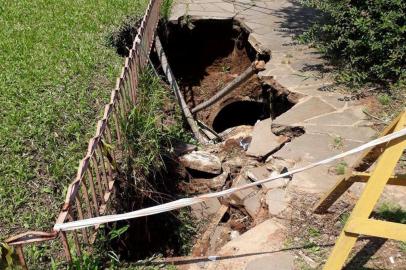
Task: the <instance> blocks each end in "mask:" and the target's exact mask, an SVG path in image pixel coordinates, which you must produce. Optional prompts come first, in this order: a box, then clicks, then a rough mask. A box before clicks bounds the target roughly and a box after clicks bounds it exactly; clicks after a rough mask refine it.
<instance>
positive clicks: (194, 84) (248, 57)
mask: <svg viewBox="0 0 406 270" xmlns="http://www.w3.org/2000/svg"><path fill="white" fill-rule="evenodd" d="M192 23H193V27H191V26H190V25H189V27H188V26H182V25H178V24H169V25H168V26H167V31H166V34H165V35H162V36H163V39H164V40H166V43H165V44H166V46H165V47H166V51H167V55H168V59H169V62H170V65H171V68H172V69H173V72H174V74H175V77H176V78H177V80H178V82H179V86H180V87H181V90H182V92H183V95H184V97H185V100H186V102H187V103H188V105H189V107H190V108H193V107H195V106H196V105H198V104H200V103H202V102H203V101H205V100H207V99H209V98H210V97H212V96H213V95H214V94H215V93H217V92H218V91H219V90H221V89H222V88H224V87H225V86H226V85H227V84H228V83H229V82H231V81H232V80H234V79H235V78H236V77H237V76H238V75H240V74H241V73H242V72H243V71H244V70H245V69H247V68H248V67H249V66H250V65H251V64H252V62H253V61H254V60H255V58H256V57H257V54H256V51H255V50H254V49H253V48H252V46H251V45H250V44H249V43H248V42H247V39H248V32H247V31H245V30H244V29H243V28H242V27H241V26H239V25H238V24H237V23H236V22H234V21H232V20H199V21H195V22H192ZM190 28H192V29H190ZM260 57H263V56H260ZM240 101H244V102H245V101H247V102H246V103H239V105H242V106H243V107H239V105H235V106H234V108H233V106H231V107H227V105H230V104H232V103H234V102H240ZM250 101H252V102H253V103H249V102H250ZM254 102H255V103H254ZM269 102H270V100H269V93H268V91H266V90H265V89H264V87H263V85H262V82H261V80H260V79H259V78H258V77H257V76H256V75H254V76H253V77H252V78H251V79H249V80H248V81H247V82H245V83H244V84H242V85H241V86H239V87H238V88H237V89H235V90H234V91H233V92H232V93H231V94H229V95H227V96H225V97H223V98H222V99H221V100H220V101H219V102H217V103H216V104H215V105H213V106H211V107H209V108H206V109H204V110H202V111H200V112H198V113H197V118H198V119H199V120H202V121H203V122H205V123H206V124H208V125H209V126H212V127H213V128H214V129H215V130H216V131H218V132H221V131H223V130H224V129H226V128H228V127H232V126H238V125H243V124H248V125H253V124H254V123H255V122H256V121H257V120H260V119H265V118H268V117H269V116H270V108H269ZM243 104H244V105H243ZM245 105H246V106H248V107H246V108H245V107H244V106H245ZM224 107H227V109H226V110H228V111H226V112H223V113H222V114H223V116H221V117H225V118H226V121H221V122H228V120H229V121H231V123H225V124H223V125H222V126H220V125H219V124H218V122H219V121H218V120H219V119H217V120H216V117H217V115H218V114H219V113H220V112H221V110H222V109H223V108H224ZM243 108H245V110H241V109H243ZM247 111H249V112H250V114H251V115H245V116H244V114H243V112H247ZM229 115H234V117H233V119H231V118H230V117H229ZM214 122H217V123H214Z"/></svg>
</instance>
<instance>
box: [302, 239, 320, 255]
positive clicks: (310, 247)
mask: <svg viewBox="0 0 406 270" xmlns="http://www.w3.org/2000/svg"><path fill="white" fill-rule="evenodd" d="M305 246H306V250H307V251H308V252H310V253H312V254H315V255H316V254H318V253H319V252H320V246H319V245H318V244H316V243H314V242H312V241H308V242H307V243H306V245H305Z"/></svg>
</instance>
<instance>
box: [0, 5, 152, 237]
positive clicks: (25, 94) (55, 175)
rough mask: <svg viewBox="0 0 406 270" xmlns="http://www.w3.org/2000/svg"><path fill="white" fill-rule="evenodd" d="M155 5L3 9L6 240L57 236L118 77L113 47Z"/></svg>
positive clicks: (1, 148)
mask: <svg viewBox="0 0 406 270" xmlns="http://www.w3.org/2000/svg"><path fill="white" fill-rule="evenodd" d="M147 2H148V1H147V0H136V1H125V0H113V1H111V0H102V1H78V0H76V1H74V0H70V1H27V0H24V1H5V0H2V1H1V3H0V25H1V27H0V51H1V53H0V70H1V71H0V92H1V95H0V104H1V109H0V156H1V159H0V171H1V174H0V205H1V210H0V239H3V238H4V237H6V236H8V235H10V234H11V233H14V232H16V231H18V230H21V229H24V228H25V229H28V228H29V229H37V230H41V229H42V230H49V229H50V228H52V225H53V223H54V220H55V217H56V214H57V213H58V211H59V209H60V206H61V203H62V200H63V197H64V194H65V192H64V190H65V189H66V187H67V185H68V183H70V182H71V181H72V179H73V177H74V176H75V174H76V167H77V165H78V161H79V159H80V158H82V156H83V154H84V153H85V150H86V146H87V141H88V139H89V138H90V137H91V136H92V135H93V134H94V131H95V123H96V120H97V119H98V118H99V116H100V114H101V111H102V109H103V107H104V104H105V103H107V101H108V99H109V96H110V91H111V89H112V87H113V85H114V82H115V77H117V76H118V74H119V71H120V68H121V66H122V64H123V59H122V58H121V57H120V56H118V55H117V54H116V52H115V49H114V48H112V47H110V46H108V45H107V41H106V40H108V36H109V33H111V32H112V31H114V29H117V28H118V27H119V26H120V24H121V22H123V21H124V19H125V18H126V16H142V14H143V12H144V8H145V6H146V4H147Z"/></svg>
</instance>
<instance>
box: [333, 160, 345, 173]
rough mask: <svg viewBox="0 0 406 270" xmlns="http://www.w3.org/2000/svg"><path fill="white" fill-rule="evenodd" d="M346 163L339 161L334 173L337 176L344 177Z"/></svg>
mask: <svg viewBox="0 0 406 270" xmlns="http://www.w3.org/2000/svg"><path fill="white" fill-rule="evenodd" d="M347 166H348V165H347V163H346V162H345V161H341V162H340V163H338V164H337V165H336V168H335V171H336V174H337V175H344V174H345V172H346V171H347Z"/></svg>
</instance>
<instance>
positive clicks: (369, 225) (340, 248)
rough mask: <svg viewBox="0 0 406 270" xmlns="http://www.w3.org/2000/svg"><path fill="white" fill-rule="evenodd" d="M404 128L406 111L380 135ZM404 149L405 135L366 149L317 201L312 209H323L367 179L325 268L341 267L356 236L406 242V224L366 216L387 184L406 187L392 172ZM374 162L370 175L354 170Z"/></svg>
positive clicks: (364, 167) (362, 168) (318, 211)
mask: <svg viewBox="0 0 406 270" xmlns="http://www.w3.org/2000/svg"><path fill="white" fill-rule="evenodd" d="M405 127H406V111H404V112H403V113H401V114H400V115H399V116H398V117H397V118H396V119H395V120H394V121H393V122H392V123H391V124H390V125H389V126H388V127H387V128H386V129H385V130H384V131H383V132H382V133H381V136H384V135H387V134H390V133H392V132H394V131H399V130H401V129H403V128H405ZM405 148H406V138H405V137H401V138H398V139H395V140H393V141H391V142H389V143H387V144H383V145H380V146H377V147H375V148H373V149H371V150H369V151H366V152H365V153H364V154H363V155H362V156H361V157H360V158H359V159H358V161H357V162H356V163H355V166H353V167H352V169H351V170H348V172H347V173H346V174H345V175H344V176H343V177H342V178H341V179H339V181H338V182H337V184H336V185H335V186H334V187H333V188H332V189H331V190H330V191H329V192H327V193H326V195H325V196H324V198H322V199H321V200H320V202H319V203H318V204H317V206H316V207H315V209H314V210H315V212H316V213H322V212H325V211H326V210H327V209H328V208H329V207H330V206H331V205H332V204H333V203H334V202H335V201H336V200H337V199H338V198H339V197H340V196H341V195H342V194H343V193H344V192H345V191H346V190H348V188H350V187H351V185H352V184H353V183H354V182H366V185H365V189H364V191H363V192H362V194H361V196H360V198H359V200H358V202H357V203H356V205H355V207H354V209H353V211H352V213H351V215H350V217H349V218H348V221H347V223H346V225H345V226H344V229H343V231H342V232H341V234H340V236H339V237H338V239H337V241H336V244H335V246H334V248H333V251H332V253H331V254H330V257H329V258H328V260H327V263H326V264H325V266H324V269H328V270H330V269H341V268H342V267H343V266H344V264H345V261H346V259H347V258H348V256H349V254H350V252H351V249H352V248H353V246H354V245H355V242H356V241H357V238H358V236H359V235H367V236H375V237H381V238H388V239H394V240H399V241H406V224H399V223H394V222H388V221H380V220H374V219H370V218H369V217H370V215H371V213H372V210H373V208H374V206H375V204H376V203H377V201H378V199H379V197H380V196H381V194H382V192H383V190H384V187H385V185H386V184H390V185H401V186H406V175H392V172H393V171H394V169H395V167H396V164H397V163H398V161H399V159H400V157H401V156H402V153H403V150H404V149H405ZM375 161H377V163H376V167H375V169H374V170H373V172H372V173H371V174H369V173H364V172H357V171H356V170H358V171H360V170H361V171H365V170H366V169H367V168H368V166H369V165H370V164H371V163H373V162H375Z"/></svg>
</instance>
